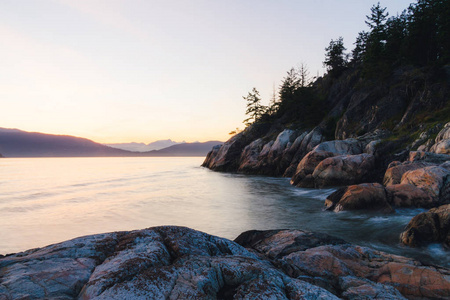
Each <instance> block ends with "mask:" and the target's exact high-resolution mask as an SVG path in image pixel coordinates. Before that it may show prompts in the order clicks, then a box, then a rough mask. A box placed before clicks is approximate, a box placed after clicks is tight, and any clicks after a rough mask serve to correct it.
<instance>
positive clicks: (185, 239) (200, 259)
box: [0, 226, 450, 299]
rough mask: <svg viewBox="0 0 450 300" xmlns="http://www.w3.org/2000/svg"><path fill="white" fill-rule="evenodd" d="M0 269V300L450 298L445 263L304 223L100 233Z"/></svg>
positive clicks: (11, 258)
mask: <svg viewBox="0 0 450 300" xmlns="http://www.w3.org/2000/svg"><path fill="white" fill-rule="evenodd" d="M0 274H1V281H0V299H339V298H343V299H449V297H450V269H446V268H442V267H437V266H426V265H423V264H421V263H420V262H418V261H415V260H413V259H409V258H406V257H402V256H396V255H391V254H387V253H384V252H380V251H376V250H373V249H371V248H367V247H360V246H355V245H352V244H348V243H346V242H345V241H343V240H341V239H337V238H334V237H331V236H328V235H326V234H318V233H312V232H307V231H303V230H270V231H248V232H244V233H242V234H241V235H240V236H239V237H238V238H236V240H235V241H234V242H233V241H230V240H227V239H223V238H219V237H216V236H212V235H208V234H206V233H202V232H199V231H195V230H192V229H189V228H185V227H173V226H164V227H153V228H149V229H144V230H136V231H128V232H114V233H105V234H97V235H92V236H85V237H80V238H77V239H73V240H70V241H66V242H63V243H60V244H54V245H50V246H47V247H44V248H38V249H32V250H28V251H25V252H22V253H17V254H11V255H7V256H3V257H0Z"/></svg>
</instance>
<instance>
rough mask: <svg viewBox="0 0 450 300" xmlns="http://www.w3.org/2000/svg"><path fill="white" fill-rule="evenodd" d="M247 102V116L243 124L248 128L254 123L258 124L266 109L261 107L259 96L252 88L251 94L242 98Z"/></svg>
mask: <svg viewBox="0 0 450 300" xmlns="http://www.w3.org/2000/svg"><path fill="white" fill-rule="evenodd" d="M242 98H244V100H246V101H247V110H246V111H245V114H246V115H247V116H248V118H247V119H245V120H244V121H243V123H244V124H245V125H246V126H248V125H251V124H253V123H255V122H258V121H259V120H260V119H261V117H262V115H263V114H264V113H265V112H266V107H265V106H264V105H261V96H260V95H259V92H258V90H257V89H256V88H253V90H252V92H249V93H248V95H247V96H246V97H242Z"/></svg>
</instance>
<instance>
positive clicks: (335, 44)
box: [323, 37, 347, 77]
mask: <svg viewBox="0 0 450 300" xmlns="http://www.w3.org/2000/svg"><path fill="white" fill-rule="evenodd" d="M345 50H347V49H346V48H345V47H344V39H343V38H342V37H339V38H338V39H337V40H331V42H330V45H329V46H328V47H327V48H325V51H326V53H325V61H324V62H323V64H324V66H326V68H327V70H328V73H330V74H331V75H332V76H333V77H337V76H339V75H340V74H341V73H342V71H343V70H345V68H346V66H347V55H346V54H345V53H344V51H345Z"/></svg>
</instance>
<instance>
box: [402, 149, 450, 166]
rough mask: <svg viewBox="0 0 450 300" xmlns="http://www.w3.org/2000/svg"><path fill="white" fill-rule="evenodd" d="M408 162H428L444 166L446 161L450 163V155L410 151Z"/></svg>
mask: <svg viewBox="0 0 450 300" xmlns="http://www.w3.org/2000/svg"><path fill="white" fill-rule="evenodd" d="M408 161H410V162H417V161H421V162H428V163H432V164H442V163H445V162H446V161H450V155H448V154H436V153H432V152H425V151H410V152H409V158H408Z"/></svg>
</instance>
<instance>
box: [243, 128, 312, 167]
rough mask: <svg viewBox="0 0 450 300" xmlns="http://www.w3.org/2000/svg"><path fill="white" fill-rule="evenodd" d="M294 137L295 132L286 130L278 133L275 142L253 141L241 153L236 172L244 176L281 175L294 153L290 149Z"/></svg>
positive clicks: (295, 135)
mask: <svg viewBox="0 0 450 300" xmlns="http://www.w3.org/2000/svg"><path fill="white" fill-rule="evenodd" d="M300 136H302V135H300ZM303 136H304V135H303ZM296 137H297V133H296V132H295V131H293V130H289V129H286V130H283V131H282V132H280V133H279V134H278V135H277V138H276V139H275V140H272V141H269V142H264V139H257V140H255V141H253V142H252V143H250V144H249V145H248V146H246V147H245V148H244V150H243V151H242V154H241V157H240V160H239V168H238V170H237V171H238V172H239V173H244V174H261V175H272V176H279V175H282V174H283V173H284V172H285V170H286V168H288V167H289V165H290V162H291V159H292V155H293V153H294V152H295V149H291V148H292V146H293V143H294V142H295V140H296ZM296 146H298V143H297V145H296Z"/></svg>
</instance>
